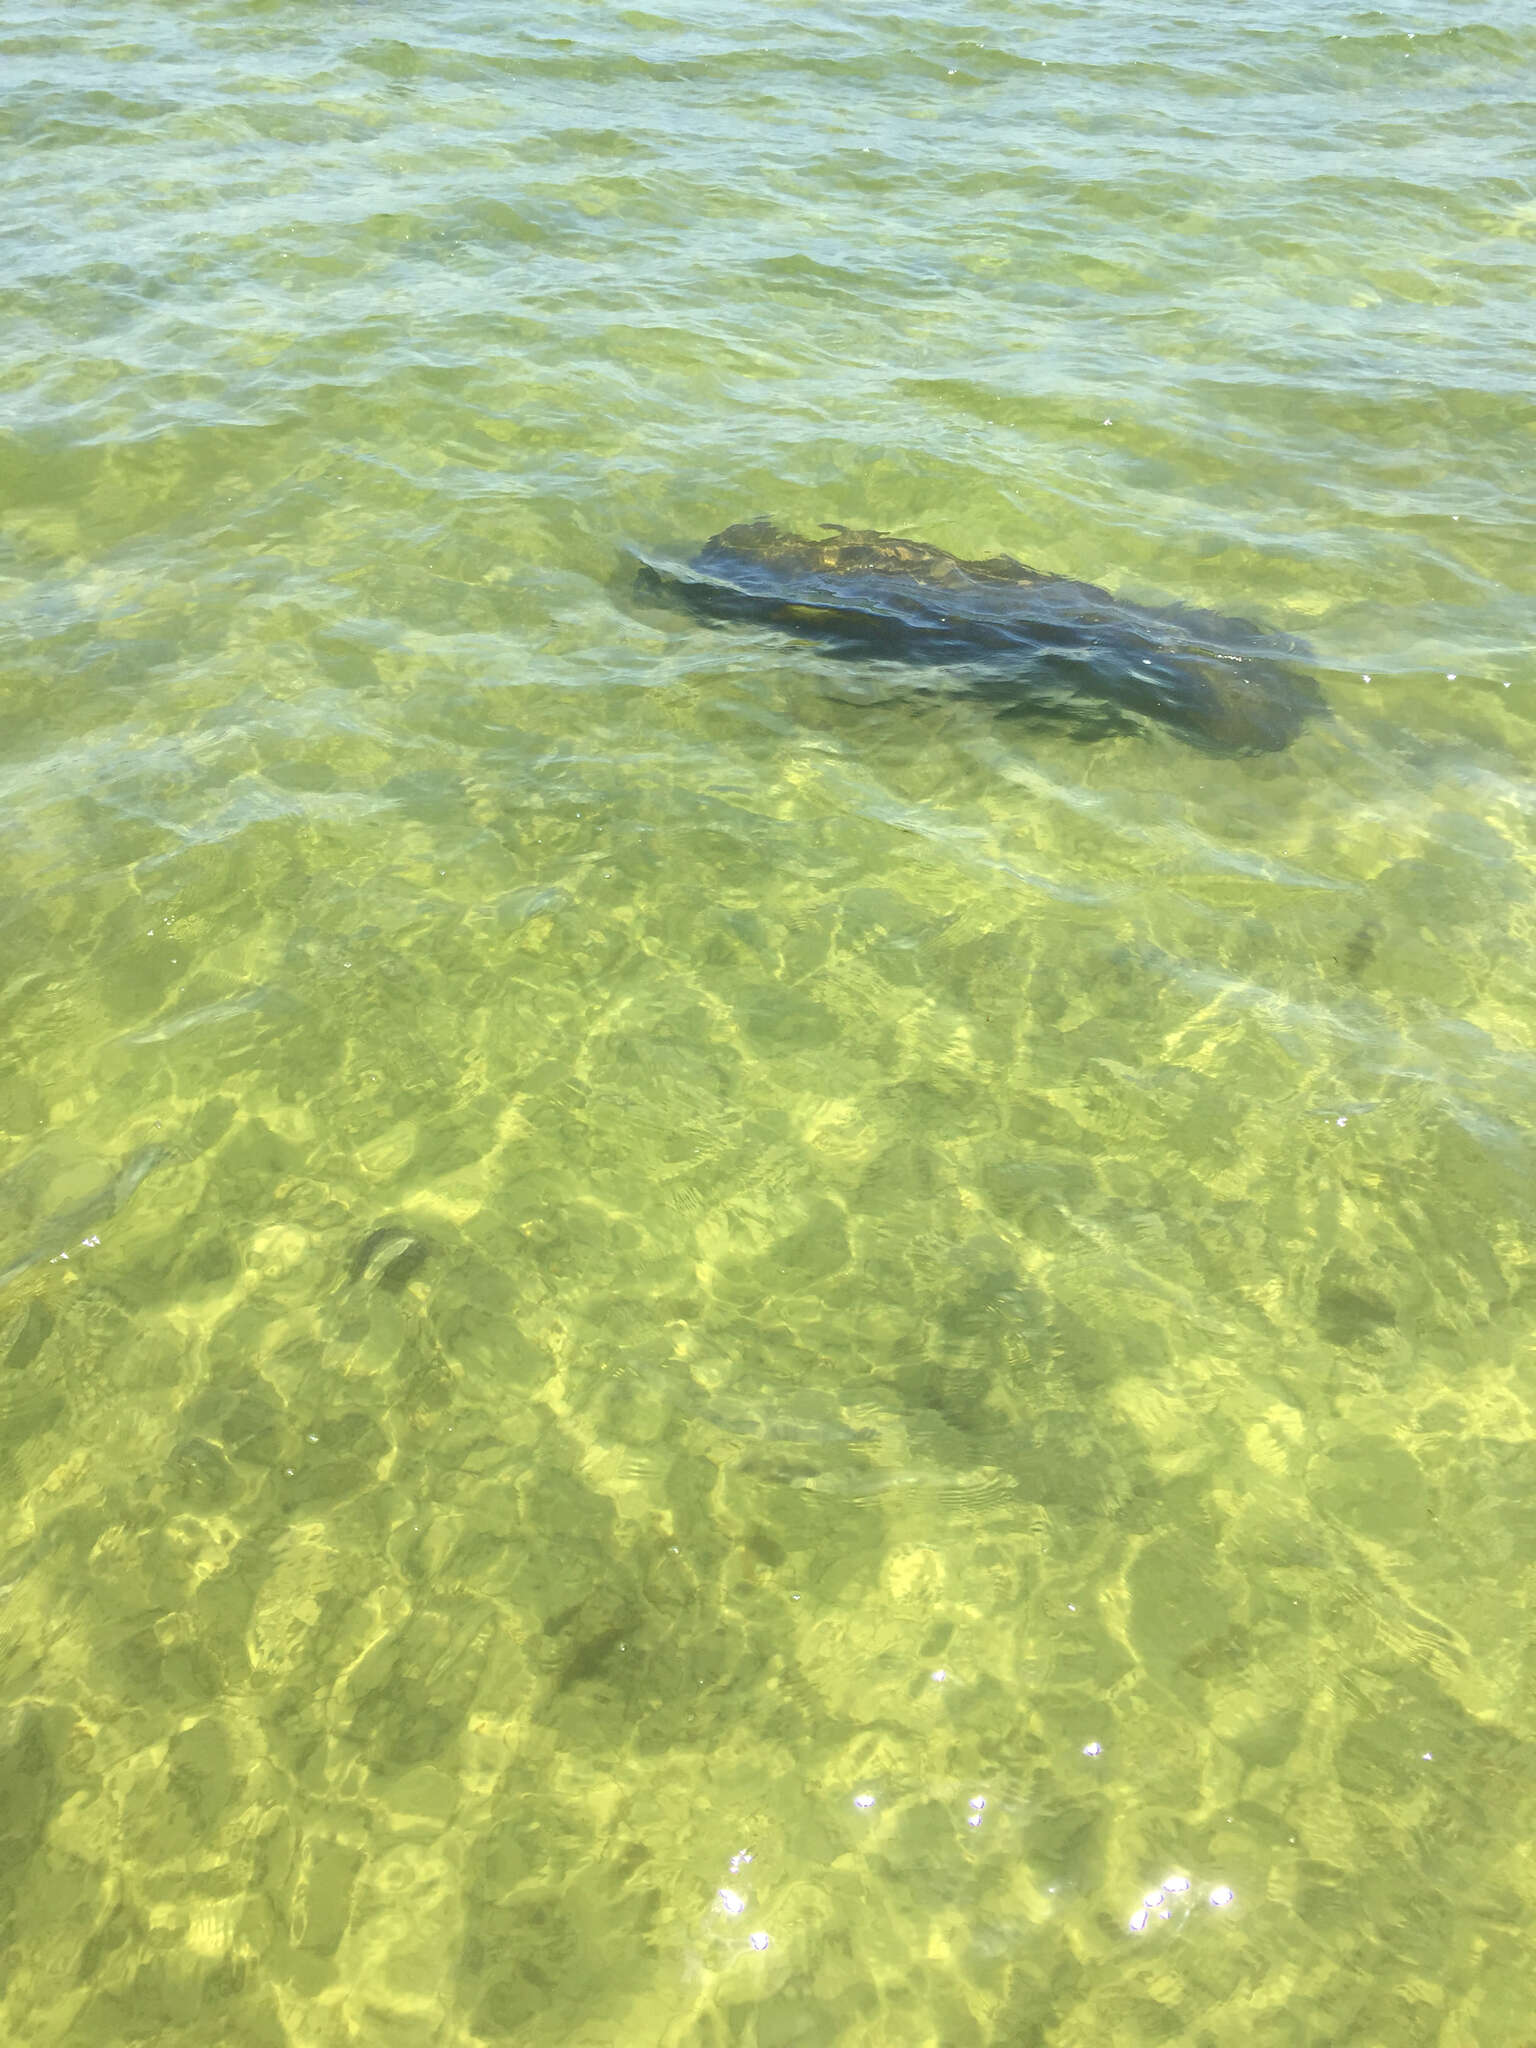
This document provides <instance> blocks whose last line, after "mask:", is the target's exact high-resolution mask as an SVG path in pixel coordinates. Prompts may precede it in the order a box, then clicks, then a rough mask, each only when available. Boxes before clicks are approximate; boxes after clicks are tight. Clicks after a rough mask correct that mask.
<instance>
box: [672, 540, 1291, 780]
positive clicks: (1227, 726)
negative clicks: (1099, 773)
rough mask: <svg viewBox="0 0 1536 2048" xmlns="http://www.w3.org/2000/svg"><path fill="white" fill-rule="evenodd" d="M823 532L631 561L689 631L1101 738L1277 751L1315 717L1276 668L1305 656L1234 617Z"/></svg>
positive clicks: (898, 543)
mask: <svg viewBox="0 0 1536 2048" xmlns="http://www.w3.org/2000/svg"><path fill="white" fill-rule="evenodd" d="M828 533H829V535H830V538H828V539H826V540H806V539H803V538H802V537H801V536H800V535H799V534H794V533H785V532H783V531H781V530H780V529H779V528H778V527H776V526H773V525H770V524H769V523H768V522H767V521H766V520H759V521H757V522H755V523H754V524H752V525H747V526H728V527H726V529H725V531H724V532H723V533H717V534H716V535H715V536H714V538H713V539H712V540H709V541H706V542H705V544H704V546H703V547H702V548H701V549H700V551H699V553H698V554H697V555H696V556H695V557H694V558H693V560H692V562H691V563H689V564H688V566H687V568H686V569H684V570H681V571H679V570H676V569H668V568H661V567H657V566H654V565H652V564H650V563H642V565H641V568H640V575H639V587H640V589H641V590H642V591H643V592H646V593H649V594H650V595H653V596H657V597H663V598H666V599H669V600H672V601H674V602H677V603H680V604H682V605H684V606H686V607H687V609H688V610H689V611H691V612H693V613H694V614H695V615H696V616H697V617H700V618H706V619H721V620H747V621H753V622H756V623H757V624H760V625H769V626H779V627H782V628H784V629H785V630H786V631H789V632H793V633H800V634H805V635H808V636H809V637H812V638H814V639H819V640H822V641H824V642H825V643H827V645H828V646H829V648H830V649H831V651H832V652H834V653H837V654H843V655H864V656H874V657H876V658H880V659H884V660H887V661H899V662H904V663H908V664H916V665H919V666H922V667H932V668H943V669H947V670H953V671H954V672H955V675H956V679H957V680H958V681H959V682H961V683H962V684H963V685H964V686H966V687H968V688H970V689H972V690H974V691H977V692H979V693H981V694H984V695H986V696H988V697H991V698H995V699H997V700H998V701H1000V702H1001V703H1002V704H1003V705H1004V706H1005V708H1007V709H1009V710H1018V711H1035V712H1037V713H1040V714H1042V715H1048V716H1049V715H1054V716H1057V717H1064V718H1067V719H1069V720H1071V721H1073V722H1074V723H1076V724H1077V725H1079V726H1080V727H1083V726H1086V727H1089V728H1091V729H1092V730H1094V731H1098V732H1103V731H1106V730H1117V729H1119V730H1123V729H1125V728H1126V727H1128V726H1131V725H1134V724H1136V723H1138V722H1140V721H1143V720H1152V721H1155V722H1156V723H1158V724H1160V725H1167V726H1170V727H1171V728H1172V729H1173V730H1174V731H1175V732H1176V733H1178V734H1179V736H1180V737H1181V738H1183V739H1185V740H1188V741H1189V742H1190V743H1191V744H1192V745H1194V746H1199V747H1206V748H1209V749H1210V750H1212V751H1213V752H1216V753H1223V754H1249V753H1273V752H1277V751H1278V750H1279V749H1280V748H1282V747H1285V746H1289V744H1290V743H1291V741H1292V740H1293V739H1294V738H1295V737H1296V735H1297V734H1298V733H1299V732H1300V730H1301V728H1302V726H1303V725H1304V724H1305V723H1306V721H1307V719H1308V718H1309V717H1312V716H1315V715H1316V714H1317V713H1319V712H1320V711H1322V710H1323V708H1324V706H1323V700H1322V697H1321V695H1320V693H1319V691H1318V689H1317V685H1316V684H1315V683H1314V682H1313V681H1312V679H1311V677H1310V676H1308V675H1306V674H1305V673H1303V672H1302V671H1300V670H1298V669H1296V668H1294V667H1291V666H1290V665H1289V663H1288V661H1287V660H1286V659H1285V657H1288V656H1295V655H1304V654H1305V652H1306V649H1305V647H1304V646H1303V645H1302V643H1301V642H1299V641H1296V640H1291V639H1288V638H1286V637H1284V636H1282V635H1278V634H1273V633H1266V632H1265V631H1264V630H1263V629H1262V628H1260V627H1257V626H1254V625H1251V624H1250V623H1249V622H1248V621H1246V620H1244V619H1229V618H1223V617H1222V616H1220V614H1218V613H1215V612H1203V611H1195V610H1190V609H1186V608H1184V607H1181V606H1176V605H1170V606H1168V607H1166V608H1158V609H1156V610H1153V609H1150V608H1148V607H1146V606H1142V605H1135V604H1127V603H1124V602H1123V601H1122V600H1121V599H1119V598H1117V597H1113V596H1111V594H1110V593H1109V592H1108V591H1107V590H1100V589H1098V588H1097V587H1096V586H1095V585H1094V584H1092V583H1075V582H1073V581H1072V580H1071V579H1070V578H1069V577H1065V576H1047V575H1044V574H1042V573H1041V571H1040V570H1038V569H1031V568H1029V567H1027V566H1026V564H1025V563H1023V562H1016V561H1015V560H1014V559H1013V557H1012V556H1011V555H993V556H991V557H989V558H988V559H987V560H986V561H982V562H965V561H961V560H960V559H959V558H958V557H957V556H955V555H951V554H947V553H946V552H945V551H944V549H943V548H936V547H929V546H927V545H926V544H925V543H924V542H922V541H910V540H899V539H897V538H895V537H894V536H893V535H891V534H884V533H874V532H867V533H866V532H855V531H853V530H851V529H849V528H846V527H832V528H829V529H828Z"/></svg>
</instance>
